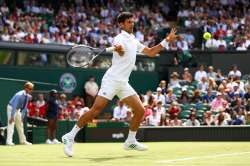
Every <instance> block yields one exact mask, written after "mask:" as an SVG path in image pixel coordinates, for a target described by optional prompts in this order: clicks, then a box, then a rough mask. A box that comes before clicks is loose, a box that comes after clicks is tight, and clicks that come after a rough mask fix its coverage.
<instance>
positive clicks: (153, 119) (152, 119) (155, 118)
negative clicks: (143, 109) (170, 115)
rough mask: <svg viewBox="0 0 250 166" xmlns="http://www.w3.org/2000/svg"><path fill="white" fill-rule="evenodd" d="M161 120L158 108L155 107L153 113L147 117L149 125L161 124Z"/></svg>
mask: <svg viewBox="0 0 250 166" xmlns="http://www.w3.org/2000/svg"><path fill="white" fill-rule="evenodd" d="M160 121H161V116H160V115H159V114H158V113H157V110H155V109H153V112H152V114H151V115H149V116H147V118H146V125H147V126H159V125H160Z"/></svg>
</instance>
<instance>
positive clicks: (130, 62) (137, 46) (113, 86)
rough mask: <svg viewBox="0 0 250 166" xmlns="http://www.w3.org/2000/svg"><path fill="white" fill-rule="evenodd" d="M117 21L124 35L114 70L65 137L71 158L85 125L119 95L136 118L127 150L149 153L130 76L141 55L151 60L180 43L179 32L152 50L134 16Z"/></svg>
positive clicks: (122, 16)
mask: <svg viewBox="0 0 250 166" xmlns="http://www.w3.org/2000/svg"><path fill="white" fill-rule="evenodd" d="M117 21H118V24H119V26H120V28H121V33H120V34H118V35H117V36H116V37H115V38H114V46H115V51H114V52H113V59H112V66H111V67H110V68H109V69H108V70H107V72H106V73H105V75H104V76H103V79H102V83H101V88H100V90H99V92H98V94H97V97H96V99H95V102H94V104H93V106H92V108H90V110H89V111H88V112H86V113H85V114H84V115H82V116H81V117H80V119H79V120H78V122H77V124H76V125H75V126H74V127H73V129H72V130H71V131H70V132H69V133H67V134H65V135H64V136H63V137H62V141H63V143H64V153H65V154H66V155H67V156H69V157H71V156H73V143H74V138H75V135H76V134H77V133H78V131H79V130H80V129H81V128H82V127H83V126H84V125H86V124H87V123H88V122H90V121H91V120H92V119H93V118H95V117H96V116H97V115H98V114H99V113H100V112H101V111H102V110H103V109H104V108H105V107H106V105H107V104H108V102H109V100H112V99H113V97H114V96H115V95H117V96H118V97H119V98H120V100H122V101H123V102H124V103H125V104H127V105H128V106H129V107H130V108H131V109H132V111H133V114H134V116H133V117H132V120H131V122H130V127H129V133H128V137H127V139H126V141H125V143H124V149H126V150H139V151H143V150H147V147H146V146H145V145H143V144H141V143H139V142H138V141H137V140H136V132H137V130H138V128H139V125H140V122H141V120H142V118H143V115H144V107H143V105H142V102H141V101H140V99H139V97H138V95H137V93H136V92H135V90H134V89H133V88H132V87H131V86H130V84H129V83H128V81H129V76H130V73H131V72H132V70H133V67H134V65H135V61H136V54H137V52H141V53H143V54H146V55H148V56H149V57H155V56H156V54H158V53H159V52H160V50H161V49H162V48H163V47H165V48H168V42H172V41H174V40H175V39H176V37H177V36H176V30H175V29H172V30H171V32H170V34H169V35H167V36H166V38H165V39H164V40H163V41H162V42H161V43H160V44H158V45H156V46H154V47H151V48H148V47H146V46H144V45H143V44H141V43H140V42H139V41H138V40H137V39H136V38H135V36H134V35H133V28H134V18H133V14H132V13H129V12H122V13H120V14H119V16H118V17H117Z"/></svg>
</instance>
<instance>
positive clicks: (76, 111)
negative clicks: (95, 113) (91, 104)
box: [73, 101, 89, 119]
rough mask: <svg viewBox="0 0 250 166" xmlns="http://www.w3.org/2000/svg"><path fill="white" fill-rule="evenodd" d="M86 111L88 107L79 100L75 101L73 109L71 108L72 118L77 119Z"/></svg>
mask: <svg viewBox="0 0 250 166" xmlns="http://www.w3.org/2000/svg"><path fill="white" fill-rule="evenodd" d="M87 111H89V108H88V107H85V106H84V105H83V104H82V103H81V102H80V101H78V102H77V103H76V106H75V109H74V110H73V117H74V119H77V117H79V116H82V115H83V114H84V113H85V112H87Z"/></svg>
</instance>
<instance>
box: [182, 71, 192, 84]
mask: <svg viewBox="0 0 250 166" xmlns="http://www.w3.org/2000/svg"><path fill="white" fill-rule="evenodd" d="M182 79H183V80H182V82H183V83H184V84H188V85H189V84H191V82H192V81H193V76H192V74H191V73H190V72H189V68H187V67H186V68H184V72H183V74H182Z"/></svg>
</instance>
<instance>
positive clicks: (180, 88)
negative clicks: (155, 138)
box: [141, 65, 250, 126]
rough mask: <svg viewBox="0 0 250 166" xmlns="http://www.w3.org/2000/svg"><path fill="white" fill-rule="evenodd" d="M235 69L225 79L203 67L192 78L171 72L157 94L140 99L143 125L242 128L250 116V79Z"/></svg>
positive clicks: (190, 75)
mask: <svg viewBox="0 0 250 166" xmlns="http://www.w3.org/2000/svg"><path fill="white" fill-rule="evenodd" d="M242 78H243V77H242V75H241V72H240V70H239V69H238V68H237V66H236V65H234V66H233V67H232V70H231V71H230V72H229V73H228V74H227V75H225V76H223V75H222V74H221V71H220V70H217V71H216V72H215V71H214V69H213V66H209V67H208V69H207V71H206V70H205V68H204V66H203V65H200V66H199V68H198V70H197V71H196V72H195V73H194V77H193V75H192V74H191V73H190V72H189V69H188V68H185V69H184V71H183V74H182V77H180V76H179V74H178V73H177V72H173V74H172V75H171V79H170V80H169V83H168V84H167V82H166V81H165V80H162V81H161V82H160V84H159V87H158V88H157V89H156V92H152V91H151V90H149V91H148V92H147V93H146V95H141V99H142V101H143V103H144V106H145V117H144V121H143V122H142V125H151V126H200V125H208V126H211V125H216V126H225V125H244V124H246V122H247V117H248V116H247V115H248V114H249V113H250V112H249V111H250V109H249V108H250V107H249V106H250V98H249V95H250V86H249V85H250V77H247V79H242Z"/></svg>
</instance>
